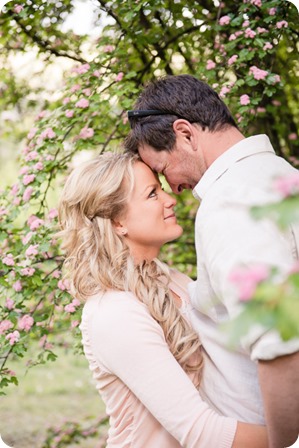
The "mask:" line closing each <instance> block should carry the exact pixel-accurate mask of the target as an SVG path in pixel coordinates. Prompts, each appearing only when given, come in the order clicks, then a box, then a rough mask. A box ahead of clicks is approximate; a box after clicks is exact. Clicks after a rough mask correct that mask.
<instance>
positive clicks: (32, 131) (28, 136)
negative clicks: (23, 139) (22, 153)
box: [27, 128, 38, 140]
mask: <svg viewBox="0 0 299 448" xmlns="http://www.w3.org/2000/svg"><path fill="white" fill-rule="evenodd" d="M37 131H38V129H37V128H32V129H30V131H29V133H28V134H27V138H28V140H31V139H33V137H34V136H35V134H36V133H37Z"/></svg>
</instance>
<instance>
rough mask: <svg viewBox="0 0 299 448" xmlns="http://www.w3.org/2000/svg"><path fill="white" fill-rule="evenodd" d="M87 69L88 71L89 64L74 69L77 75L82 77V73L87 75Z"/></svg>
mask: <svg viewBox="0 0 299 448" xmlns="http://www.w3.org/2000/svg"><path fill="white" fill-rule="evenodd" d="M89 69H90V65H89V64H82V65H80V67H78V68H77V69H75V71H76V72H77V73H79V75H83V74H84V73H87V72H88V70H89Z"/></svg>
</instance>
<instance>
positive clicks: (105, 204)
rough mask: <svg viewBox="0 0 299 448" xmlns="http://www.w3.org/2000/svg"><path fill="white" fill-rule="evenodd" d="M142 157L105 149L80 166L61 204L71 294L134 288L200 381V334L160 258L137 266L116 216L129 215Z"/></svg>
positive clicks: (80, 295)
mask: <svg viewBox="0 0 299 448" xmlns="http://www.w3.org/2000/svg"><path fill="white" fill-rule="evenodd" d="M136 161H139V158H138V156H136V155H132V154H112V153H106V154H103V155H100V156H98V157H96V158H95V159H93V160H90V161H88V162H85V163H83V164H82V165H81V166H79V167H77V168H75V169H74V170H73V172H72V173H71V175H70V176H69V178H68V179H67V181H66V184H65V187H64V189H63V192H62V198H61V201H60V205H59V220H60V226H61V228H62V231H61V232H60V236H61V237H62V247H63V249H65V251H66V254H67V258H66V260H65V266H66V268H67V272H68V276H69V278H70V281H71V288H72V293H73V294H74V295H75V296H76V297H78V298H79V299H81V300H86V299H87V298H88V297H89V296H91V295H93V294H95V293H97V292H99V291H106V290H108V289H110V290H111V289H112V290H119V291H131V292H132V293H134V294H135V296H136V297H137V298H138V299H139V300H140V301H141V302H143V303H144V304H146V305H147V307H148V309H149V312H150V314H151V315H152V317H153V318H154V319H155V320H156V321H157V322H158V323H159V325H160V326H161V327H162V329H163V332H164V336H165V340H166V342H167V344H168V346H169V349H170V351H171V353H172V354H173V356H174V357H175V359H176V360H177V361H178V362H179V364H180V365H181V366H182V368H183V369H184V370H185V371H186V372H187V373H189V374H192V376H193V382H194V384H196V386H199V382H200V377H201V371H202V355H201V352H200V342H199V339H198V336H197V334H196V333H195V331H194V330H193V329H192V328H191V326H190V325H189V323H188V322H187V321H186V320H185V319H184V318H183V317H182V315H181V313H180V312H179V310H178V308H177V306H176V304H175V302H174V299H173V297H172V296H171V292H170V290H169V287H168V284H169V280H170V275H169V270H168V268H167V266H166V265H164V264H163V263H162V262H160V261H159V260H158V259H154V260H151V261H146V260H144V261H143V262H142V263H139V264H137V265H136V263H134V260H133V258H132V256H131V254H130V251H129V248H128V246H127V245H126V243H125V240H124V238H123V237H122V236H120V235H118V234H117V232H116V230H115V227H114V225H113V224H114V221H115V220H116V219H117V218H119V217H121V216H124V215H125V213H126V207H127V204H128V201H129V198H130V194H131V192H132V190H133V187H134V171H133V167H134V164H135V163H136Z"/></svg>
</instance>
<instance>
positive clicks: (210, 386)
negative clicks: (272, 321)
mask: <svg viewBox="0 0 299 448" xmlns="http://www.w3.org/2000/svg"><path fill="white" fill-rule="evenodd" d="M129 119H130V124H131V128H132V130H131V133H130V134H129V136H128V138H127V139H126V142H125V146H126V150H127V151H133V152H139V154H140V156H141V158H142V160H143V161H144V162H145V163H147V164H148V165H149V166H150V167H151V168H152V169H153V170H154V171H156V172H158V173H162V174H163V175H164V176H165V177H166V179H167V181H168V183H169V185H170V187H171V189H172V190H173V192H174V193H176V194H179V193H181V192H182V191H183V189H192V190H193V194H194V195H195V197H197V198H198V199H199V200H200V207H199V210H198V212H197V217H196V223H195V238H196V251H197V274H198V275H197V281H196V282H195V284H194V287H193V290H190V295H191V301H192V303H193V305H194V308H195V309H196V315H195V316H194V319H193V322H192V323H193V325H194V327H195V329H196V330H197V331H198V333H199V335H200V337H201V339H202V343H203V347H204V349H205V363H206V368H205V373H204V378H203V382H202V396H203V398H204V399H205V400H207V401H208V402H209V403H210V404H211V405H212V406H214V408H215V409H216V410H218V411H219V412H220V413H222V414H224V415H231V416H235V417H236V418H241V419H243V420H245V421H248V422H252V423H263V422H264V412H265V419H266V424H267V426H268V429H269V440H270V442H269V443H270V444H269V446H270V447H271V448H283V447H285V446H289V445H291V444H292V443H294V442H295V440H296V439H297V436H298V433H299V352H298V350H299V341H298V339H296V340H291V341H288V342H286V343H284V342H283V341H282V340H281V339H280V337H279V335H278V334H277V333H276V332H275V331H268V332H267V331H266V330H265V329H263V328H261V326H254V327H253V328H252V330H251V331H250V332H249V334H248V335H247V336H246V338H245V339H244V340H243V341H241V342H240V346H239V349H238V350H230V349H229V348H228V347H227V346H226V341H225V340H224V339H225V338H224V334H223V332H222V331H221V330H220V328H219V324H220V323H223V322H227V321H229V320H230V319H231V318H232V317H234V316H235V315H236V314H237V313H238V309H239V308H238V306H239V305H238V297H237V294H236V291H235V290H234V288H233V286H232V284H231V282H230V281H229V277H230V274H231V272H232V271H233V270H234V269H235V268H237V267H240V266H245V267H246V266H248V267H250V266H256V265H266V266H268V267H273V266H275V267H278V268H279V270H280V272H281V273H282V274H286V273H287V272H289V270H290V269H291V268H292V266H293V264H294V262H295V260H296V259H298V248H299V226H297V227H296V226H293V228H292V229H289V231H287V232H285V233H283V232H281V231H280V230H279V229H278V228H277V226H276V225H275V224H274V223H273V222H270V221H268V220H263V221H259V222H257V221H254V220H253V219H252V218H251V216H250V214H249V208H250V207H251V206H252V205H257V204H265V203H269V202H273V201H277V200H278V195H277V193H275V191H274V189H273V178H275V177H277V176H288V175H289V174H292V173H294V172H295V171H296V170H295V169H294V168H293V167H292V166H291V165H290V164H288V163H287V162H286V161H285V160H283V159H281V158H280V157H277V156H276V155H275V153H274V151H273V148H272V146H271V144H270V141H269V139H268V138H267V137H266V136H265V135H258V136H254V137H250V138H245V137H244V136H243V135H242V133H241V132H240V131H239V129H238V127H237V125H236V123H235V121H234V119H233V117H232V115H231V113H230V111H229V110H228V108H227V107H226V105H225V104H224V103H223V101H222V100H221V99H220V98H219V96H218V95H217V93H216V92H215V91H213V89H211V88H210V87H209V86H208V85H207V84H205V83H203V82H201V81H199V80H197V79H196V78H194V77H192V76H189V75H180V76H169V77H166V78H163V79H160V80H158V81H156V82H153V83H151V84H149V85H148V86H147V87H146V88H145V89H144V91H143V92H142V93H141V95H140V97H139V98H138V100H137V102H136V104H135V110H134V111H130V112H129Z"/></svg>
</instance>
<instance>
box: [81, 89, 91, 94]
mask: <svg viewBox="0 0 299 448" xmlns="http://www.w3.org/2000/svg"><path fill="white" fill-rule="evenodd" d="M82 92H83V93H84V95H86V96H90V95H91V89H83V90H82Z"/></svg>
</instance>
